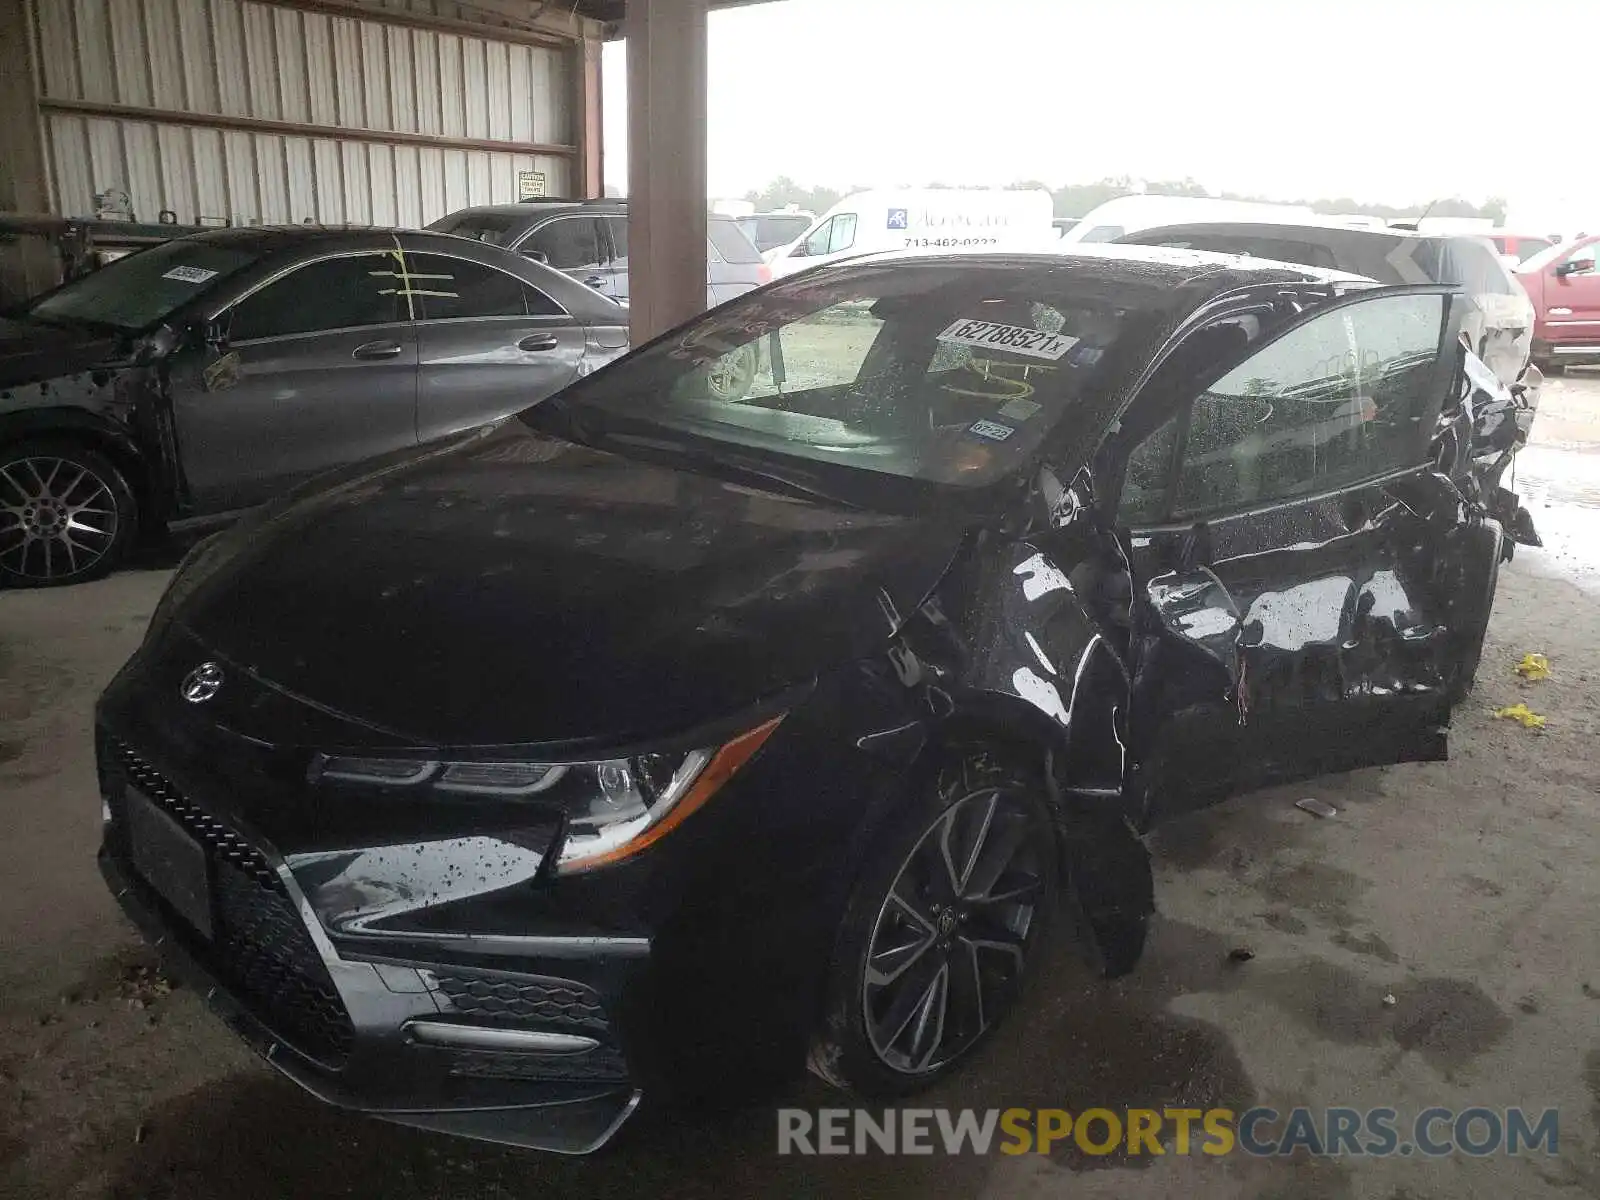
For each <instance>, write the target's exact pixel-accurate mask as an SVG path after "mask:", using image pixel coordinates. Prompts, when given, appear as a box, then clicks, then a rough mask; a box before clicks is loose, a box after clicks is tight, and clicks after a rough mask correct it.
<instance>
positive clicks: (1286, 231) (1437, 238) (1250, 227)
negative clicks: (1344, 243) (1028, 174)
mask: <svg viewBox="0 0 1600 1200" xmlns="http://www.w3.org/2000/svg"><path fill="white" fill-rule="evenodd" d="M1185 233H1231V234H1242V235H1245V236H1248V237H1263V238H1265V237H1278V238H1286V237H1295V236H1298V237H1300V238H1302V239H1303V240H1308V241H1313V242H1315V241H1322V242H1326V241H1330V240H1332V239H1331V238H1330V236H1329V235H1334V236H1336V237H1337V238H1338V239H1340V240H1348V241H1368V242H1399V241H1403V240H1406V239H1410V240H1412V241H1417V240H1421V241H1434V242H1444V241H1450V240H1451V239H1454V238H1460V237H1466V236H1472V235H1467V234H1461V233H1419V232H1417V231H1416V230H1415V229H1393V228H1390V229H1375V228H1373V227H1372V226H1369V225H1345V224H1341V223H1340V222H1338V221H1331V220H1330V221H1296V222H1293V223H1292V224H1291V223H1289V222H1284V221H1182V222H1174V223H1173V224H1170V225H1153V226H1151V227H1150V228H1149V229H1136V230H1134V231H1133V232H1132V233H1127V234H1124V235H1123V237H1122V238H1119V239H1117V241H1118V242H1119V243H1123V242H1124V239H1126V240H1127V241H1134V240H1135V239H1139V238H1146V237H1171V236H1173V235H1175V234H1185ZM1124 244H1125V243H1124Z"/></svg>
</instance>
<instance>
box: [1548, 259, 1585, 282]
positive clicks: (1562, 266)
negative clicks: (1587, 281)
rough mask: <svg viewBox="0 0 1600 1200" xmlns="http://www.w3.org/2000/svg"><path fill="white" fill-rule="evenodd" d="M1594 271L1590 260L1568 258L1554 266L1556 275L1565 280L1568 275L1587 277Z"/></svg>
mask: <svg viewBox="0 0 1600 1200" xmlns="http://www.w3.org/2000/svg"><path fill="white" fill-rule="evenodd" d="M1593 270H1594V260H1593V259H1592V258H1569V259H1567V261H1566V262H1561V263H1557V264H1556V275H1557V277H1559V278H1563V279H1564V278H1566V277H1567V276H1568V275H1587V274H1588V273H1589V272H1590V271H1593Z"/></svg>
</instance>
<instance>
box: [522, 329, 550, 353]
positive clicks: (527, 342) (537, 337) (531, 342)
mask: <svg viewBox="0 0 1600 1200" xmlns="http://www.w3.org/2000/svg"><path fill="white" fill-rule="evenodd" d="M558 345H560V343H559V342H558V341H557V340H556V335H555V334H553V333H530V334H529V335H528V336H527V337H525V338H523V339H522V340H521V341H520V342H518V343H517V349H518V350H554V349H555V348H556V347H557V346H558Z"/></svg>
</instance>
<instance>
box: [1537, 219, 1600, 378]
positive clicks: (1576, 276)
mask: <svg viewBox="0 0 1600 1200" xmlns="http://www.w3.org/2000/svg"><path fill="white" fill-rule="evenodd" d="M1597 254H1600V235H1597V236H1592V237H1580V238H1576V239H1574V240H1573V241H1570V242H1563V243H1562V244H1561V245H1559V246H1551V247H1550V248H1549V249H1548V250H1544V251H1541V252H1540V253H1538V254H1535V255H1534V256H1533V257H1532V258H1530V259H1529V260H1528V261H1527V262H1525V263H1523V264H1522V265H1521V266H1520V267H1518V268H1517V279H1518V281H1519V282H1521V284H1522V286H1523V288H1524V290H1526V291H1527V293H1528V299H1530V300H1531V301H1533V313H1534V325H1533V361H1534V362H1536V363H1538V364H1539V367H1540V369H1541V370H1543V371H1545V372H1546V373H1548V372H1550V371H1551V370H1552V369H1554V370H1560V369H1561V368H1562V367H1565V366H1570V365H1572V364H1575V363H1596V362H1600V270H1597V269H1596V265H1595V257H1596V255H1597Z"/></svg>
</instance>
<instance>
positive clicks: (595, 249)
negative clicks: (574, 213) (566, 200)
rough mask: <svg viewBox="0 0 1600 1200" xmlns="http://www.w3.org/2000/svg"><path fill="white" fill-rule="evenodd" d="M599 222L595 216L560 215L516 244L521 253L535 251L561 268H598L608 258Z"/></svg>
mask: <svg viewBox="0 0 1600 1200" xmlns="http://www.w3.org/2000/svg"><path fill="white" fill-rule="evenodd" d="M603 246H604V242H603V241H602V237H601V229H600V222H599V221H597V220H596V219H595V218H593V217H587V216H585V217H557V218H555V219H554V220H552V221H547V222H546V223H545V224H543V225H541V226H539V228H537V229H535V230H534V231H533V232H532V233H531V234H529V235H528V238H527V240H526V241H524V242H523V243H522V244H521V245H519V246H518V247H517V249H518V250H520V251H522V253H524V254H527V253H528V252H529V251H530V250H536V251H538V252H539V253H540V254H543V255H544V261H545V262H547V263H549V264H550V266H552V267H554V268H555V269H556V270H558V271H579V270H583V269H584V268H586V267H588V268H594V267H599V266H600V265H601V264H602V263H603V262H604V260H605V252H604V250H603V249H602V247H603Z"/></svg>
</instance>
